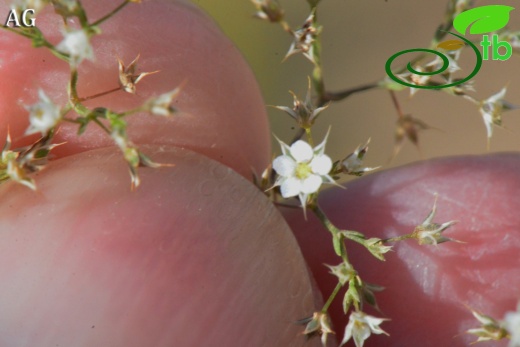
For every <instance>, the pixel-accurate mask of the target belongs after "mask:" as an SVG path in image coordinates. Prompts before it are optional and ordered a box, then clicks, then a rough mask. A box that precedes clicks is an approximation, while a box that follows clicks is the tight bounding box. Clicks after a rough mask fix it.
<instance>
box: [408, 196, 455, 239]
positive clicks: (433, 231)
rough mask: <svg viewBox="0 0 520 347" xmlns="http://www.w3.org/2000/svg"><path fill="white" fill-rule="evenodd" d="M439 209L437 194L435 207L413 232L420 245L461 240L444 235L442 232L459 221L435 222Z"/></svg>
mask: <svg viewBox="0 0 520 347" xmlns="http://www.w3.org/2000/svg"><path fill="white" fill-rule="evenodd" d="M436 210H437V195H435V201H434V203H433V208H432V210H431V212H430V213H429V214H428V216H427V217H426V219H425V220H424V222H422V224H421V225H418V226H416V227H415V230H414V231H413V233H412V237H413V238H415V239H417V242H418V243H419V244H420V245H437V244H439V243H443V242H447V241H455V242H460V241H457V240H454V239H451V238H448V237H444V236H443V235H442V232H443V231H445V230H446V229H448V228H449V227H451V226H452V225H454V224H456V223H457V221H449V222H446V223H442V224H437V223H434V222H433V218H434V217H435V213H436Z"/></svg>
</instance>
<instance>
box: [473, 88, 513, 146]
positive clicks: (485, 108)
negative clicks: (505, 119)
mask: <svg viewBox="0 0 520 347" xmlns="http://www.w3.org/2000/svg"><path fill="white" fill-rule="evenodd" d="M506 91H507V87H504V88H502V90H501V91H499V92H498V93H496V94H494V95H492V96H490V97H489V98H487V99H485V100H482V101H481V102H480V109H479V111H480V113H481V114H482V118H483V119H484V124H485V125H486V130H487V136H488V139H490V138H491V136H492V135H493V125H498V126H501V125H502V112H503V111H504V110H512V109H515V108H517V107H516V106H514V105H512V104H510V103H509V102H507V101H505V100H504V97H505V95H506Z"/></svg>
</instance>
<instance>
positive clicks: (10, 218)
mask: <svg viewBox="0 0 520 347" xmlns="http://www.w3.org/2000/svg"><path fill="white" fill-rule="evenodd" d="M0 5H1V6H0V11H2V13H3V12H5V11H6V8H7V2H6V1H3V2H2V3H1V4H0ZM101 5H102V3H101V2H99V1H88V2H86V4H85V7H86V8H87V10H88V11H89V13H90V14H91V18H99V17H100V16H101V15H102V13H104V11H101V10H100V8H98V6H101ZM51 12H52V11H48V12H47V13H44V14H41V15H39V16H38V20H37V24H38V25H39V26H42V28H44V30H45V32H46V33H49V34H50V35H51V36H52V37H54V41H53V42H55V43H57V42H59V41H60V40H61V34H60V33H59V27H57V26H56V25H55V24H53V21H52V17H53V15H52V13H51ZM129 23H132V25H129ZM101 28H102V30H103V32H104V36H102V37H97V38H94V40H93V44H94V46H95V48H97V49H98V51H97V52H96V62H95V63H91V62H86V63H85V64H83V65H82V66H81V70H80V74H81V77H80V82H79V91H80V94H81V95H82V96H86V95H91V94H94V93H97V92H100V91H104V90H107V89H111V88H113V87H115V86H117V64H116V57H117V56H119V57H120V58H122V59H123V60H124V61H125V62H126V63H127V64H128V63H129V62H130V61H131V60H132V59H133V58H134V57H135V56H136V55H137V54H138V53H141V65H139V66H138V67H139V70H140V71H154V70H157V69H160V70H161V72H160V73H159V74H155V75H152V76H149V77H147V78H146V79H144V80H143V82H141V83H140V84H139V85H138V92H137V95H134V96H133V95H127V94H124V93H123V92H118V93H115V94H112V95H110V96H106V97H102V98H99V99H95V100H92V101H89V102H88V103H87V105H89V106H90V107H95V106H98V105H103V106H109V107H113V108H115V109H120V110H123V109H128V108H131V107H134V106H136V105H138V104H140V103H141V102H142V101H144V100H146V99H147V98H149V97H151V96H153V95H158V94H159V93H163V92H167V91H169V90H171V89H173V88H175V87H177V86H178V85H180V84H182V83H183V81H185V84H184V87H183V89H182V92H181V94H180V95H179V98H178V100H176V104H175V105H176V106H177V107H178V108H179V109H180V110H181V113H180V114H179V115H178V116H176V117H174V118H171V119H165V118H160V117H151V116H148V115H138V116H132V117H129V118H128V122H129V124H130V129H129V133H130V138H131V139H132V140H133V141H134V142H135V143H138V144H143V145H146V146H144V147H143V148H144V150H145V153H147V154H149V155H150V156H151V157H152V158H153V159H155V160H157V161H159V162H167V163H173V164H175V166H174V167H168V168H161V169H158V170H152V169H142V170H141V171H140V174H141V178H142V187H140V189H139V190H138V191H136V192H130V189H129V188H130V179H129V177H128V173H127V168H126V165H125V163H124V161H123V160H122V158H121V155H120V153H119V152H118V150H116V149H115V148H113V147H111V142H110V139H109V138H108V137H107V136H106V135H105V134H103V133H102V132H100V131H99V130H91V131H88V132H87V134H85V136H84V137H81V138H76V137H75V136H73V135H74V134H75V131H76V130H75V127H73V126H64V127H63V128H62V129H61V131H60V133H59V136H58V139H57V142H60V141H63V140H65V141H67V144H66V145H63V146H62V147H59V148H57V150H56V154H55V159H56V160H54V161H53V162H52V163H51V164H50V165H49V166H48V167H47V168H46V170H44V171H42V172H41V173H39V174H38V175H37V176H36V182H37V185H38V188H39V191H38V192H37V193H34V192H31V191H29V190H28V189H27V188H25V187H21V186H18V185H15V184H12V183H6V184H3V185H2V186H0V195H1V196H2V199H0V231H1V233H0V279H1V281H2V283H3V285H2V286H1V287H0V305H1V307H2V310H3V313H2V315H1V317H0V345H1V346H7V347H21V346H35V345H37V346H43V347H47V346H49V347H50V346H56V345H60V346H100V345H103V346H115V347H123V346H124V347H127V346H130V347H132V346H136V347H137V346H139V347H140V346H143V345H153V346H172V345H183V346H202V345H204V346H281V347H285V346H319V345H320V343H319V341H318V340H317V339H314V340H310V341H306V340H305V339H304V337H303V336H302V335H301V331H302V328H301V327H298V326H296V325H294V321H295V320H297V319H300V318H303V317H306V316H309V315H310V314H311V313H312V311H314V310H316V308H317V307H318V308H319V307H320V305H319V304H315V303H316V302H318V301H319V298H317V297H316V296H319V295H317V293H316V292H314V293H313V291H312V279H311V278H310V276H309V274H308V273H307V265H306V264H305V262H304V261H303V257H302V255H301V254H300V249H299V248H298V246H297V244H296V242H295V240H294V238H293V236H292V234H291V233H290V230H289V228H288V227H287V225H286V224H285V223H284V221H283V219H282V218H281V216H280V215H279V214H278V212H277V211H276V210H275V208H274V207H273V206H272V205H271V204H270V203H269V202H268V201H267V200H266V199H265V197H264V196H263V195H262V194H261V192H258V190H257V189H256V188H255V187H253V186H252V185H251V184H250V183H249V182H247V180H249V179H250V178H251V173H252V171H256V172H259V171H261V170H263V168H264V167H265V166H266V165H267V163H268V161H269V158H270V148H269V137H268V125H267V120H266V117H265V111H264V106H263V101H262V100H261V96H260V93H259V91H258V87H257V85H256V83H255V81H254V78H253V76H252V74H251V72H250V71H249V69H248V68H247V65H246V64H245V63H244V62H243V60H242V58H241V57H240V54H239V53H238V52H237V51H236V50H235V49H234V48H233V46H232V45H231V43H230V42H229V41H228V40H227V39H226V38H225V37H224V36H223V35H222V34H221V33H220V32H219V31H218V29H216V27H215V26H214V24H213V23H212V22H211V20H209V19H208V18H207V17H206V16H204V15H202V14H200V13H199V12H198V11H196V10H195V9H194V7H193V6H191V5H187V4H185V3H182V2H176V1H149V2H147V1H144V2H143V4H141V5H132V6H130V7H128V8H126V9H125V10H124V11H123V12H121V13H120V14H118V15H117V16H116V17H115V18H113V19H112V20H111V21H110V22H107V23H105V24H103V25H102V26H101ZM0 44H1V45H0V47H1V48H0V59H1V65H0V71H1V73H2V76H3V79H4V80H7V81H10V83H9V84H5V83H4V84H2V85H1V86H0V117H1V118H0V122H1V124H0V125H1V126H0V136H2V137H3V136H5V134H6V132H7V127H8V126H9V127H10V129H11V134H12V136H13V138H14V139H15V141H16V143H17V144H24V143H25V144H27V143H30V141H31V139H32V138H28V137H24V136H23V133H24V131H25V129H26V128H27V124H28V123H27V112H26V111H25V110H24V109H23V106H22V105H28V104H31V103H33V102H34V101H35V100H36V95H37V93H36V91H37V89H38V88H42V89H44V90H45V91H46V93H47V94H48V95H49V96H50V97H51V98H52V99H53V100H54V101H55V102H58V103H64V102H65V98H66V95H65V93H64V91H65V88H66V82H67V79H68V66H66V64H64V63H63V62H59V61H57V60H56V59H55V58H54V57H53V56H51V55H50V54H48V53H47V52H46V51H45V50H41V49H40V50H34V49H32V48H30V44H29V43H28V42H27V41H25V40H21V39H20V38H18V37H16V36H14V35H11V34H9V33H5V32H2V34H1V35H0ZM21 67H23V68H21ZM27 76H30V78H27ZM222 164H224V165H222ZM519 165H520V164H519V158H518V156H499V157H491V156H490V157H483V158H458V159H450V160H446V161H437V162H433V163H424V164H422V165H419V166H411V167H407V168H403V169H398V170H392V171H390V172H386V173H381V174H377V175H373V176H370V177H367V178H364V179H360V180H357V181H356V182H355V183H354V184H352V185H350V186H349V188H348V189H347V190H339V189H335V190H331V191H329V192H325V193H324V195H323V197H322V199H321V200H320V202H321V203H322V204H323V207H324V209H325V211H326V212H327V213H329V214H330V216H331V218H332V220H333V221H334V222H335V223H337V224H338V226H340V227H344V228H347V227H348V228H352V229H357V230H360V231H363V232H366V233H367V234H368V235H371V236H372V235H374V236H375V235H379V236H380V237H383V236H394V235H395V233H396V232H397V231H401V232H407V231H409V230H411V228H413V226H414V225H416V224H419V223H420V222H422V218H424V216H425V215H426V214H427V213H428V211H429V210H430V208H431V206H432V204H433V195H432V194H433V192H438V193H439V195H440V197H439V202H438V203H439V205H438V207H439V212H438V216H437V218H436V221H440V222H444V221H447V220H450V219H458V220H460V223H459V224H458V225H457V226H456V227H454V228H453V229H450V230H449V232H448V234H447V235H448V236H451V237H454V238H457V239H460V240H463V241H466V242H467V244H447V245H440V246H439V247H436V248H435V247H418V246H415V245H413V242H408V243H404V244H400V245H398V246H396V248H395V252H394V253H392V254H389V255H388V256H387V258H388V260H387V262H386V263H384V264H382V267H380V266H381V264H379V263H378V262H377V261H376V260H373V259H372V258H371V257H370V256H368V255H367V253H366V252H365V251H364V250H360V249H359V248H357V249H356V248H355V247H352V248H351V247H350V246H349V251H350V252H351V259H352V260H353V262H354V265H355V266H356V268H357V269H358V270H359V271H360V274H361V276H362V278H364V279H366V280H367V281H368V282H373V283H377V284H381V285H384V286H386V287H387V290H386V291H384V292H383V293H381V294H379V295H378V299H379V305H380V306H381V309H382V310H383V313H382V314H380V313H373V314H374V315H377V316H389V317H391V318H392V319H393V320H392V321H391V322H386V323H384V324H383V328H384V329H385V330H387V331H388V332H389V333H390V334H391V335H392V337H391V338H387V337H381V338H380V337H377V338H371V339H369V340H368V341H367V343H366V344H365V346H367V347H370V346H404V347H408V346H409V347H416V346H446V345H449V346H457V347H458V346H466V345H467V341H468V339H467V338H465V337H461V336H458V337H455V338H453V336H454V335H457V334H461V332H462V331H463V330H464V329H466V328H468V327H473V326H475V324H476V321H474V320H472V319H471V316H470V314H469V312H468V311H467V310H466V309H465V308H464V307H463V306H462V303H465V304H468V305H470V306H472V307H474V308H477V309H481V310H483V311H485V312H486V313H489V314H492V315H496V316H497V317H501V316H502V314H503V313H504V312H505V311H506V310H509V309H512V308H513V307H514V306H515V303H516V300H517V299H518V292H519V290H518V288H519V287H520V284H519V283H518V278H520V275H519V274H518V269H519V268H520V267H519V265H520V264H519V263H518V256H517V254H518V249H519V248H520V245H519V243H520V242H519V238H518V231H517V230H518V224H519V223H520V221H519V220H518V219H517V218H516V217H515V216H516V214H515V213H514V211H516V210H517V209H516V208H515V207H516V206H517V205H518V204H519V201H518V199H517V198H516V196H517V195H518V194H516V191H517V190H518V183H517V182H516V181H517V179H516V177H517V174H516V173H517V172H518V166H519ZM235 172H237V173H238V174H237V173H235ZM345 206H347V207H348V208H346V207H345ZM309 215H310V214H309ZM286 217H287V219H288V220H289V222H290V224H291V226H292V227H293V229H294V230H295V231H296V236H297V238H298V241H299V242H300V247H301V250H302V251H303V253H304V255H305V258H306V260H307V264H308V267H309V268H310V269H311V270H312V272H313V273H314V274H315V276H316V277H317V279H318V281H319V284H320V286H321V289H322V290H323V292H324V294H325V295H328V293H330V291H331V289H332V286H333V285H334V283H333V282H332V281H331V279H332V280H333V278H332V277H331V276H330V275H328V274H327V269H326V268H325V267H323V265H322V264H323V263H328V264H336V263H337V260H336V258H335V257H333V256H331V253H330V250H331V247H330V240H329V239H328V237H327V233H326V232H324V231H323V230H322V229H321V228H320V227H319V226H318V224H317V222H316V220H315V219H313V217H312V216H311V215H310V216H309V221H308V222H304V221H303V219H302V213H301V211H299V210H296V211H287V215H286ZM378 233H379V234H378ZM497 239H498V240H500V241H499V242H497V241H496V240H497ZM491 241H493V247H490V246H489V244H490V242H491ZM495 246H496V248H495ZM376 265H377V268H376ZM497 268H498V269H499V270H500V271H497V270H496V269H497ZM339 312H340V310H339V308H338V307H337V306H334V309H333V318H334V321H335V324H336V326H337V329H336V330H337V332H338V336H339V337H340V338H341V336H342V333H343V327H344V325H345V323H346V322H345V319H344V318H341V316H340V314H339ZM330 345H331V346H332V345H334V341H332V339H331V341H330Z"/></svg>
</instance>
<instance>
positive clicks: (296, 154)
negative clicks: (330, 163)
mask: <svg viewBox="0 0 520 347" xmlns="http://www.w3.org/2000/svg"><path fill="white" fill-rule="evenodd" d="M290 153H291V156H292V157H293V158H294V160H296V162H297V163H302V162H307V161H309V160H311V159H312V157H313V156H314V151H313V150H312V147H311V146H310V145H309V144H308V143H307V142H305V141H302V140H298V141H296V142H295V143H293V144H292V146H291V151H290Z"/></svg>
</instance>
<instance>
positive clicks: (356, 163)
mask: <svg viewBox="0 0 520 347" xmlns="http://www.w3.org/2000/svg"><path fill="white" fill-rule="evenodd" d="M369 143H370V139H368V141H367V143H365V145H364V146H363V147H361V146H358V147H357V148H356V150H355V151H354V153H351V154H349V155H348V156H347V157H346V158H345V159H343V160H342V161H341V168H340V169H341V171H342V172H344V173H346V174H347V175H354V176H362V175H363V174H365V172H369V171H373V170H377V169H378V168H379V166H378V167H372V168H371V167H365V168H364V167H363V163H362V161H363V158H364V157H365V154H366V153H367V151H368V144H369Z"/></svg>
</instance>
